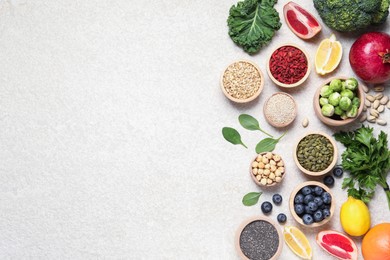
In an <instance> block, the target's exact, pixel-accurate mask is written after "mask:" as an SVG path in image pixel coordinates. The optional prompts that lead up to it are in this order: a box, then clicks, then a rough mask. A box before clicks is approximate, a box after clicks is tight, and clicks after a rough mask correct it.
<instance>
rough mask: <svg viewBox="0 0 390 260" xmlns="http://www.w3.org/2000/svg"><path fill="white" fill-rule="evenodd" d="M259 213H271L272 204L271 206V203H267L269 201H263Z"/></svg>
mask: <svg viewBox="0 0 390 260" xmlns="http://www.w3.org/2000/svg"><path fill="white" fill-rule="evenodd" d="M261 211H262V212H263V213H264V214H267V213H270V212H271V211H272V204H271V202H269V201H264V202H263V203H262V204H261Z"/></svg>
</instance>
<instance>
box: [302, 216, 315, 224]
mask: <svg viewBox="0 0 390 260" xmlns="http://www.w3.org/2000/svg"><path fill="white" fill-rule="evenodd" d="M302 220H303V223H304V224H306V225H310V224H312V223H313V222H314V219H313V217H312V216H311V215H309V214H305V215H303V217H302Z"/></svg>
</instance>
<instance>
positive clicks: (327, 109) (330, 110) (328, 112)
mask: <svg viewBox="0 0 390 260" xmlns="http://www.w3.org/2000/svg"><path fill="white" fill-rule="evenodd" d="M321 113H322V114H323V115H324V116H327V117H331V116H333V114H334V106H332V105H331V104H326V105H324V106H323V107H322V108H321Z"/></svg>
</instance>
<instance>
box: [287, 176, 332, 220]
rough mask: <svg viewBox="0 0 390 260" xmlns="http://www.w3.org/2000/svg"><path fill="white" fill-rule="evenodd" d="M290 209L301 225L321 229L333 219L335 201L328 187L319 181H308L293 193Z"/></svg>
mask: <svg viewBox="0 0 390 260" xmlns="http://www.w3.org/2000/svg"><path fill="white" fill-rule="evenodd" d="M289 207H290V211H291V214H292V216H293V217H294V219H295V220H296V221H297V222H298V223H299V224H301V225H304V226H307V227H319V226H322V225H324V224H326V223H328V221H329V220H330V219H331V218H332V216H333V214H334V210H335V201H334V197H333V195H332V193H331V192H330V189H329V188H328V187H327V186H326V185H324V184H322V183H321V182H317V181H307V182H304V183H301V184H299V185H298V186H297V187H295V189H294V190H293V191H292V192H291V196H290V201H289Z"/></svg>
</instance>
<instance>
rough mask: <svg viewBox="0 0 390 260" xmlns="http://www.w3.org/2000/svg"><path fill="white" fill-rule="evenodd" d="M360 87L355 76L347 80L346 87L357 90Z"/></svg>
mask: <svg viewBox="0 0 390 260" xmlns="http://www.w3.org/2000/svg"><path fill="white" fill-rule="evenodd" d="M357 87H358V82H357V80H356V79H355V78H349V79H347V80H346V81H345V88H346V89H350V90H355V89H357Z"/></svg>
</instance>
